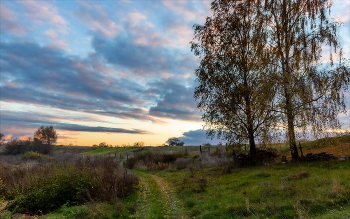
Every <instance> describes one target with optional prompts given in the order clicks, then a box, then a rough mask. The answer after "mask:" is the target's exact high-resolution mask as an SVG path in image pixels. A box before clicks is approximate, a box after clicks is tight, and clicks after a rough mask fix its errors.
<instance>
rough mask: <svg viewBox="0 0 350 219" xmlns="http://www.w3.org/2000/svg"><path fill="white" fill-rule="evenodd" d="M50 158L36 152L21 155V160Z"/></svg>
mask: <svg viewBox="0 0 350 219" xmlns="http://www.w3.org/2000/svg"><path fill="white" fill-rule="evenodd" d="M48 158H50V157H49V156H47V155H43V154H40V153H38V152H36V151H28V152H26V153H24V154H22V155H21V159H23V160H41V159H48Z"/></svg>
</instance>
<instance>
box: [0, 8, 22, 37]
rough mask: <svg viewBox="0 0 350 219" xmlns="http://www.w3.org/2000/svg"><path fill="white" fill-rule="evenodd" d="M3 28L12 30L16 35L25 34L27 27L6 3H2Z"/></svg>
mask: <svg viewBox="0 0 350 219" xmlns="http://www.w3.org/2000/svg"><path fill="white" fill-rule="evenodd" d="M0 20H1V25H0V26H1V30H2V31H8V32H11V33H12V34H13V35H15V36H23V35H24V34H25V32H26V31H25V28H24V27H23V26H22V25H20V24H19V23H20V22H19V19H18V17H17V16H16V14H15V13H14V12H13V11H12V10H11V9H9V8H7V7H6V6H5V5H3V4H0Z"/></svg>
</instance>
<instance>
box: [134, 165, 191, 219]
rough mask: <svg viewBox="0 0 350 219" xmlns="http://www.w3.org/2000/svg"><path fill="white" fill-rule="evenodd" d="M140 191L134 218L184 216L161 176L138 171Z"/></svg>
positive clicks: (177, 201)
mask: <svg viewBox="0 0 350 219" xmlns="http://www.w3.org/2000/svg"><path fill="white" fill-rule="evenodd" d="M135 173H136V174H137V175H138V176H139V177H140V192H139V200H138V208H137V211H136V213H135V215H134V218H142V219H143V218H152V219H153V218H185V217H183V216H182V211H181V208H180V202H179V200H177V199H176V195H175V192H174V191H173V190H172V189H171V188H170V186H169V185H168V183H167V182H166V181H165V180H163V179H162V178H160V177H158V176H155V175H152V174H146V173H142V172H139V171H135Z"/></svg>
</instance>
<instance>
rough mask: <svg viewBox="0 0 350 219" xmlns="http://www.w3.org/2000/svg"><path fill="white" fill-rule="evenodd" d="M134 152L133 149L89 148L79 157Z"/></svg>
mask: <svg viewBox="0 0 350 219" xmlns="http://www.w3.org/2000/svg"><path fill="white" fill-rule="evenodd" d="M133 150H136V148H134V147H95V148H93V147H91V150H89V151H87V152H83V153H80V154H79V155H105V154H109V153H130V152H132V151H133Z"/></svg>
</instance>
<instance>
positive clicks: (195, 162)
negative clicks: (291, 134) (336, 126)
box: [0, 135, 350, 219]
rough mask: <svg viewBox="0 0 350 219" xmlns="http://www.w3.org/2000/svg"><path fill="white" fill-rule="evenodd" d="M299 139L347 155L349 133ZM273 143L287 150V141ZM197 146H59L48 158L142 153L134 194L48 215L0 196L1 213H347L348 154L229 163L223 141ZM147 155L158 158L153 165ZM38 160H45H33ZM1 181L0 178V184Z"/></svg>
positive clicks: (307, 148) (310, 149)
mask: <svg viewBox="0 0 350 219" xmlns="http://www.w3.org/2000/svg"><path fill="white" fill-rule="evenodd" d="M301 145H302V147H303V153H304V155H305V154H307V153H320V152H324V151H325V152H328V153H331V154H334V155H335V156H338V157H340V156H350V135H347V136H341V137H334V138H326V139H319V140H316V141H311V142H301ZM271 146H272V147H274V148H276V149H277V150H278V152H279V153H280V154H281V155H287V156H289V149H288V147H287V146H286V145H284V144H280V145H277V144H276V145H271ZM202 149H203V151H207V153H203V154H202V155H201V154H200V153H199V147H194V146H192V147H191V146H190V147H188V146H185V147H183V146H182V147H180V146H179V147H144V148H135V147H124V148H122V147H120V148H108V147H102V148H93V147H57V148H56V149H55V152H54V153H53V155H52V157H51V158H50V159H45V160H48V161H46V162H57V161H59V160H65V161H66V160H67V159H68V158H69V159H78V158H79V157H80V158H81V157H83V158H88V157H91V158H92V159H95V158H96V157H110V158H111V159H114V160H115V162H117V163H118V162H124V161H126V157H129V158H132V157H135V158H137V159H141V158H142V159H143V160H142V161H141V160H139V162H137V163H136V164H135V166H134V169H132V170H128V171H131V172H133V173H134V174H136V175H138V178H139V183H138V185H137V186H136V188H135V189H136V190H135V191H136V192H135V193H133V194H131V195H129V196H127V197H125V198H118V199H116V200H115V201H113V202H110V201H109V202H99V201H96V200H95V201H93V202H87V203H85V204H82V205H78V206H76V205H74V204H73V205H71V204H70V205H63V206H61V207H60V208H58V209H57V210H54V211H52V212H51V213H48V214H45V215H28V214H19V213H15V212H11V211H9V210H6V205H7V204H8V200H5V199H4V197H2V198H1V197H0V215H1V216H0V218H1V219H2V218H254V219H255V218H281V219H282V218H283V219H284V218H320V219H327V218H340V219H342V218H344V219H345V218H350V160H346V161H328V162H327V161H322V162H321V161H320V162H303V163H291V162H287V163H282V162H280V160H279V158H277V159H276V161H275V162H266V163H263V164H262V165H260V166H255V167H232V166H230V165H229V159H227V158H226V155H225V153H218V151H219V152H220V151H221V152H222V151H225V148H224V147H216V146H211V147H210V154H209V148H202ZM67 154H69V156H68V157H66V155H67ZM114 154H115V155H116V157H113V155H114ZM143 154H149V155H151V156H150V157H145V156H143ZM163 154H169V155H174V156H173V157H172V156H164V155H163ZM1 156H2V157H1V158H4V159H1V160H2V162H4V161H6V160H16V159H17V160H16V162H12V163H10V164H6V165H10V166H12V168H16V167H18V166H23V165H27V162H28V161H27V160H24V159H21V158H20V156H5V155H1ZM162 156H163V159H164V157H165V158H167V159H176V160H175V162H170V163H167V164H164V163H162V162H161V161H159V159H160V160H161V159H162ZM63 157H64V159H62V158H63ZM118 157H122V158H123V159H121V160H119V159H118ZM150 159H155V160H157V159H158V160H157V161H154V162H155V163H151V164H150V162H151V160H150ZM33 162H34V163H33ZM41 162H42V161H41ZM135 162H136V161H135ZM0 163H1V162H0ZM3 165H4V164H3ZM35 165H42V163H41V164H40V162H39V163H38V164H35V161H31V166H34V168H35ZM26 168H30V167H29V166H28V167H26ZM0 172H1V171H0ZM0 178H1V176H0ZM1 186H2V185H1V180H0V190H1Z"/></svg>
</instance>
